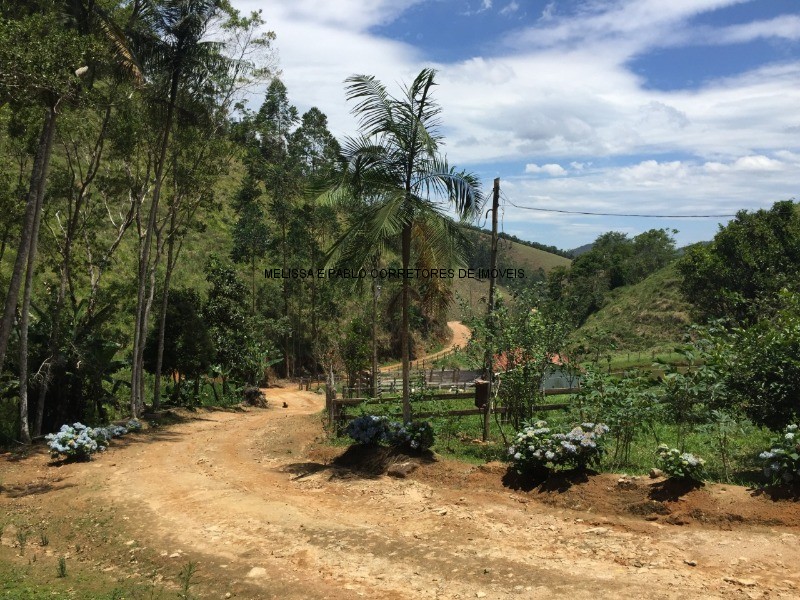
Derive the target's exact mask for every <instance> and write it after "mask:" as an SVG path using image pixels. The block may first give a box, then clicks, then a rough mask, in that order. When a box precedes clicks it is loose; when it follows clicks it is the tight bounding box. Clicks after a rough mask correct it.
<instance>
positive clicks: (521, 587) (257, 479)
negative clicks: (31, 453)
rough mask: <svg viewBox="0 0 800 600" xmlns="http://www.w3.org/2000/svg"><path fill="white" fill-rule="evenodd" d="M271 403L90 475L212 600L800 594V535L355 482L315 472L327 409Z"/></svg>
mask: <svg viewBox="0 0 800 600" xmlns="http://www.w3.org/2000/svg"><path fill="white" fill-rule="evenodd" d="M269 400H270V405H271V407H270V408H268V409H265V410H252V411H247V412H243V413H228V412H216V413H206V414H205V415H204V416H203V417H202V418H200V419H198V420H194V421H191V422H189V423H185V424H181V425H177V426H175V427H174V428H173V429H172V430H171V432H172V433H173V435H171V436H170V437H165V438H164V439H163V440H162V441H159V442H157V443H152V444H139V445H131V446H129V447H127V448H123V449H120V450H117V451H115V453H116V454H114V455H113V465H115V466H114V467H113V468H111V467H110V466H109V465H108V460H109V458H108V457H107V458H105V459H103V462H105V463H107V464H106V465H105V466H104V467H98V468H94V469H89V468H87V472H90V473H92V474H93V475H92V477H94V478H95V479H97V478H100V479H101V480H102V486H103V490H104V496H105V497H106V498H107V500H108V501H109V502H113V504H114V506H115V507H117V510H122V511H127V514H130V515H132V516H131V518H137V519H140V520H141V521H142V522H143V523H146V526H145V527H144V528H143V529H142V536H143V537H144V539H143V540H142V542H141V543H146V544H147V545H148V546H150V547H152V548H154V549H162V550H161V552H162V555H166V553H170V555H171V556H194V557H197V560H198V561H199V563H200V569H201V571H202V573H203V580H204V582H205V584H204V585H205V588H204V589H205V591H206V592H207V593H208V597H218V598H219V597H225V594H226V593H230V594H231V595H232V596H233V597H238V598H298V599H299V598H303V599H308V598H348V599H349V598H354V597H364V598H377V599H383V598H386V599H391V598H398V599H399V598H442V599H449V598H547V599H548V600H549V599H552V598H570V599H572V600H578V599H581V598H586V599H592V600H596V599H598V598H637V599H639V598H676V599H678V598H681V599H683V598H761V597H764V598H767V597H768V598H798V597H800V588H798V587H796V586H800V562H799V561H798V558H800V550H799V549H798V548H800V545H799V544H798V541H800V536H798V533H800V532H799V531H798V530H797V529H787V528H779V529H770V528H767V527H763V528H750V527H748V528H745V527H743V528H739V529H733V530H731V531H721V530H719V529H717V528H714V529H704V528H698V527H690V528H685V527H680V526H669V525H664V524H662V523H648V522H646V521H643V520H641V518H639V519H625V518H620V517H615V516H610V517H609V516H604V515H596V514H593V513H592V512H591V508H589V510H588V511H586V510H584V511H583V512H576V511H572V510H568V509H564V508H558V507H550V506H546V505H543V504H541V503H539V502H532V501H531V500H530V499H529V498H528V497H527V496H526V494H525V493H523V492H513V491H510V490H508V489H506V488H503V487H502V486H500V485H495V486H494V488H493V489H489V488H486V487H485V486H481V485H479V484H476V483H475V482H476V481H477V482H480V481H485V480H487V479H492V480H494V478H496V479H497V480H499V475H495V474H494V473H491V472H489V473H487V472H486V470H485V469H484V470H482V469H481V468H480V467H476V466H472V465H468V464H463V463H453V462H451V463H448V464H447V465H446V466H440V467H438V468H440V469H444V470H443V471H441V473H445V475H441V476H440V475H436V476H435V477H428V478H426V477H425V476H424V475H421V474H423V473H424V472H425V470H426V469H427V468H428V467H426V466H422V467H421V468H420V469H419V470H418V471H417V472H416V473H414V474H413V475H412V477H411V478H407V479H394V478H390V477H386V476H381V477H374V478H370V477H360V476H358V475H354V474H353V473H348V472H347V471H346V470H342V469H336V468H332V467H331V465H330V464H326V463H327V461H326V459H325V458H324V455H325V452H333V453H334V454H338V453H341V452H342V450H343V449H333V450H330V449H328V450H325V449H324V448H323V449H322V450H320V449H319V448H317V449H316V450H314V451H312V452H311V454H309V448H311V447H313V445H314V441H315V438H316V437H317V436H321V435H322V428H321V420H320V417H319V416H318V415H316V413H318V411H320V410H321V408H322V405H323V397H322V396H320V395H316V394H313V393H310V392H299V391H296V390H295V389H289V388H286V389H270V390H269ZM283 402H285V403H287V405H288V407H287V408H281V406H282V403H283ZM320 452H321V454H320ZM476 478H477V479H476ZM90 483H91V482H90ZM610 491H611V490H609V492H610ZM136 543H139V541H137V542H136Z"/></svg>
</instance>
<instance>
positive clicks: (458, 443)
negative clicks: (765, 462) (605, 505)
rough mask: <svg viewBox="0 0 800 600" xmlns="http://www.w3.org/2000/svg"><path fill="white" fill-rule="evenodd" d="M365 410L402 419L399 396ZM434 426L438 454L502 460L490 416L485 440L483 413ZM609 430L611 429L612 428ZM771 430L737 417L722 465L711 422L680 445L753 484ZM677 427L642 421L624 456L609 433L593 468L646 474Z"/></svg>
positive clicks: (553, 420)
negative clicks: (643, 424)
mask: <svg viewBox="0 0 800 600" xmlns="http://www.w3.org/2000/svg"><path fill="white" fill-rule="evenodd" d="M547 402H548V403H552V404H558V403H563V402H572V403H574V402H575V400H574V397H573V396H568V395H564V396H550V397H548V398H547ZM473 407H474V404H473V401H472V400H470V399H464V400H447V401H435V402H433V401H424V400H423V401H414V402H413V410H414V412H418V413H420V412H433V411H440V412H442V413H444V412H445V411H448V410H456V409H465V408H473ZM362 408H363V412H365V413H366V414H376V415H386V416H388V417H390V418H392V419H397V420H401V419H402V407H401V403H400V399H397V401H396V402H394V403H387V404H368V405H362ZM349 411H350V414H359V413H360V412H361V409H360V408H349ZM538 419H541V420H545V421H547V423H548V426H549V427H551V429H553V430H554V431H566V430H568V429H569V428H571V427H572V426H573V425H575V424H577V423H580V422H581V421H584V420H585V419H583V418H582V417H581V414H580V411H579V409H578V406H577V405H576V404H573V407H572V408H571V409H569V410H555V411H547V412H540V413H538V414H536V415H535V416H534V420H538ZM426 420H428V421H430V422H431V425H432V426H433V428H434V430H435V431H436V443H435V445H434V447H433V449H434V450H435V451H436V452H437V453H439V454H440V455H442V456H444V457H447V458H452V459H456V460H462V461H465V462H469V463H482V462H486V461H490V460H503V459H505V457H506V448H505V445H504V443H503V436H502V434H501V432H500V429H499V428H498V424H497V420H496V419H495V417H494V416H492V419H491V427H490V436H489V443H488V444H481V443H476V440H480V439H481V435H482V431H483V417H482V416H481V415H470V416H463V417H449V416H445V415H442V416H435V417H431V418H428V419H426ZM502 428H503V430H504V432H505V435H506V438H507V439H508V440H509V442H511V440H512V438H513V436H514V430H513V428H512V426H511V425H510V424H504V425H502ZM612 433H613V432H612ZM772 435H773V434H772V433H771V432H770V431H768V430H766V429H763V428H760V427H756V426H754V425H753V424H751V423H750V422H748V421H741V422H740V423H739V424H738V425H737V428H736V431H735V432H734V433H733V434H732V435H731V436H730V441H729V451H728V452H729V465H728V469H727V470H726V468H725V466H724V465H723V461H722V458H721V455H720V451H719V445H718V444H719V443H718V440H717V436H716V435H715V433H714V428H713V425H703V426H695V427H694V429H692V430H690V431H688V432H687V433H686V434H685V450H686V451H687V452H692V453H694V454H695V455H698V456H700V457H702V458H704V459H705V460H706V472H707V474H708V479H709V481H719V482H726V483H736V484H741V485H753V484H755V483H757V482H759V481H760V467H761V465H760V461H759V460H758V454H759V453H760V452H762V451H763V450H766V449H767V448H768V447H769V441H770V439H771V437H772ZM677 440H678V428H677V427H676V426H675V425H672V424H669V423H660V422H657V423H655V424H654V425H653V426H652V427H650V426H646V427H643V428H642V430H641V431H640V432H639V434H638V435H637V436H636V438H635V439H634V441H633V443H632V444H631V448H630V456H629V459H628V461H627V462H623V461H622V460H620V458H619V457H618V458H616V459H615V451H616V447H615V443H614V439H613V436H610V437H609V438H608V445H607V449H608V453H607V454H606V456H605V457H604V458H603V460H602V462H601V464H600V467H599V470H600V471H605V472H612V473H629V474H646V473H648V472H649V471H650V469H651V468H653V467H655V466H656V460H655V452H656V448H657V447H658V445H659V444H661V443H665V444H667V445H669V446H670V447H673V446H677V444H678V441H677ZM331 443H332V444H334V445H335V446H346V445H348V444H349V443H350V440H349V439H348V438H347V437H346V436H340V437H333V438H331Z"/></svg>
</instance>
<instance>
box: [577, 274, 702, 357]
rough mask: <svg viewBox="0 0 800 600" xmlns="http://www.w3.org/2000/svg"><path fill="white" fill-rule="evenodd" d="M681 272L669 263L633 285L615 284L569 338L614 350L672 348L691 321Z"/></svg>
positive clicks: (678, 341)
mask: <svg viewBox="0 0 800 600" xmlns="http://www.w3.org/2000/svg"><path fill="white" fill-rule="evenodd" d="M679 285H680V275H679V274H678V272H677V270H676V268H675V263H674V262H673V263H671V264H669V265H667V266H666V267H664V268H663V269H660V270H658V271H656V272H655V273H653V274H652V275H650V276H649V277H648V278H646V279H645V280H644V281H641V282H639V283H637V284H635V285H629V286H625V287H621V288H617V289H615V290H613V291H611V292H609V294H608V298H607V303H606V304H605V306H604V307H603V308H601V309H600V310H599V311H598V312H596V313H595V314H593V315H591V316H590V317H589V318H588V319H587V321H586V323H584V324H583V326H582V327H580V328H579V329H578V330H577V331H575V332H574V333H573V335H572V336H571V341H573V342H582V343H588V344H589V345H595V344H598V343H599V344H600V345H602V346H605V347H606V348H607V349H616V350H628V351H636V350H651V349H655V350H671V349H672V348H673V347H674V346H675V345H676V344H678V343H680V342H681V340H682V338H683V334H684V333H685V331H686V327H687V326H688V325H689V323H690V318H689V309H690V305H689V304H688V303H687V302H686V301H685V300H684V299H683V298H682V297H681V294H680V290H679Z"/></svg>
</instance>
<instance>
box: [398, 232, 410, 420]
mask: <svg viewBox="0 0 800 600" xmlns="http://www.w3.org/2000/svg"><path fill="white" fill-rule="evenodd" d="M402 254H403V275H405V274H406V273H408V266H409V264H410V263H411V224H410V223H407V224H405V225H403V234H402ZM402 282H403V288H402V291H403V296H402V301H403V320H402V323H401V325H400V327H401V331H400V344H401V345H402V346H403V348H402V351H403V421H404V422H406V423H408V422H409V421H410V420H411V395H410V391H411V390H410V385H409V383H410V381H409V380H410V378H411V369H410V364H409V358H410V357H409V347H408V345H409V331H408V327H409V319H408V312H409V303H410V302H409V301H410V297H409V292H410V289H409V286H410V282H409V280H408V277H403V279H402Z"/></svg>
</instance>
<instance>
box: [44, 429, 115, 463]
mask: <svg viewBox="0 0 800 600" xmlns="http://www.w3.org/2000/svg"><path fill="white" fill-rule="evenodd" d="M44 439H45V440H47V446H48V447H49V448H50V456H52V457H53V458H58V457H59V456H62V455H63V456H66V457H67V458H73V459H77V460H88V459H89V457H90V456H91V455H92V454H95V453H96V452H102V451H103V450H105V449H106V447H107V446H108V439H109V438H108V437H107V432H106V430H105V429H104V428H93V427H87V426H86V425H84V424H83V423H73V424H72V425H62V426H61V429H59V430H58V431H57V432H55V433H50V434H47V435H46V436H44Z"/></svg>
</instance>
